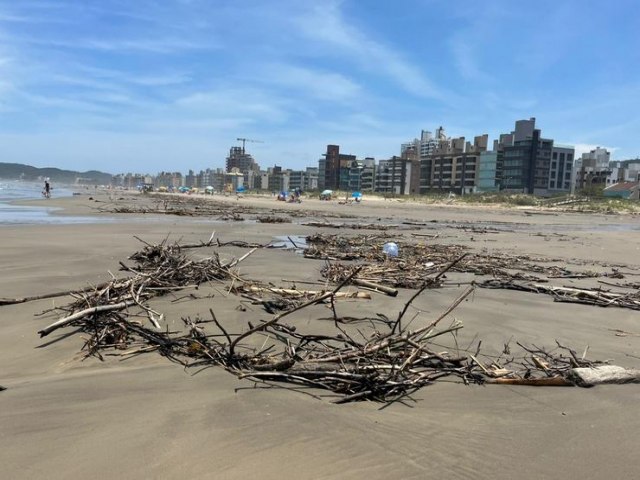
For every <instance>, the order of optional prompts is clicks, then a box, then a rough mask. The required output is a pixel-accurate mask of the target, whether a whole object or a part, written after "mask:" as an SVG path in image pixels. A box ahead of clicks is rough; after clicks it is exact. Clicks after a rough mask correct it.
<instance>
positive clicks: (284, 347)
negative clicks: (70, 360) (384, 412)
mask: <svg viewBox="0 0 640 480" xmlns="http://www.w3.org/2000/svg"><path fill="white" fill-rule="evenodd" d="M201 245H202V246H210V245H211V240H210V241H209V242H208V243H206V244H205V243H203V244H201ZM191 247H192V248H194V246H191ZM183 248H184V247H180V246H179V245H176V244H173V245H170V244H167V243H166V242H162V243H161V244H159V245H151V244H147V245H146V246H145V247H144V248H143V249H142V250H141V251H139V252H137V253H135V254H134V255H132V256H131V257H130V259H131V260H133V261H134V262H135V266H134V267H127V266H125V265H124V264H123V269H124V270H126V271H127V272H128V273H129V274H130V275H131V276H130V277H128V278H124V279H114V280H113V281H111V282H108V283H106V284H103V285H101V286H99V287H96V288H95V289H94V290H93V291H90V292H86V291H85V292H83V293H81V294H77V299H76V301H75V302H73V303H72V304H70V305H68V306H67V307H65V308H63V309H62V310H63V311H64V312H65V313H66V316H65V317H63V318H61V319H60V320H58V321H56V322H54V323H53V324H51V325H49V326H48V327H46V328H44V329H42V330H40V332H39V333H40V335H41V336H45V335H48V334H50V333H51V332H53V331H55V330H57V329H59V328H62V327H67V326H73V327H75V328H76V329H77V330H76V332H79V331H80V332H83V333H84V334H85V345H84V347H83V351H84V354H85V355H86V356H95V357H97V358H100V359H104V356H105V355H117V356H120V357H123V356H131V355H138V354H142V353H147V352H157V353H159V354H161V355H163V356H165V357H167V358H168V359H170V360H172V361H174V362H177V363H180V364H182V365H184V366H185V367H192V368H193V367H207V366H220V367H223V368H224V369H225V370H227V371H228V372H230V373H232V374H234V375H236V376H237V377H238V378H245V379H251V380H253V381H256V382H265V383H268V384H273V382H276V383H277V384H278V385H280V386H283V384H289V385H293V386H292V387H285V388H292V389H298V388H300V387H302V388H307V387H310V388H313V389H316V390H317V389H320V390H325V391H328V392H330V394H329V395H331V396H334V397H336V398H335V399H334V401H335V402H336V403H344V402H350V401H356V400H374V401H380V402H394V401H402V399H403V398H404V397H406V396H408V395H411V394H412V393H413V392H415V391H417V390H418V389H420V388H422V387H425V386H427V385H430V384H432V383H433V382H435V381H437V380H438V379H442V378H444V377H449V378H454V379H457V380H458V381H460V382H463V383H465V384H469V383H507V384H518V385H581V386H585V385H591V384H593V383H601V382H602V378H600V379H599V380H595V381H594V380H593V378H592V377H588V375H592V376H593V372H594V371H597V372H600V370H598V369H603V368H612V367H608V366H602V365H600V364H599V363H600V362H590V361H588V360H586V359H585V358H584V357H585V355H583V356H582V357H579V356H578V355H577V354H576V352H575V351H573V350H571V349H569V348H566V347H563V346H562V345H560V344H558V347H557V348H556V349H554V350H545V349H543V348H539V347H536V346H533V347H526V346H524V345H520V344H518V346H519V347H520V349H521V353H520V355H518V356H516V355H513V354H512V353H511V350H510V348H509V346H508V345H506V346H505V348H504V350H503V352H502V354H500V355H490V354H487V355H484V353H483V352H482V351H481V350H480V343H478V344H477V345H476V347H475V349H472V348H471V345H469V347H467V348H464V347H460V346H459V345H458V341H457V337H456V335H457V332H458V331H459V330H460V329H461V328H462V323H461V322H459V321H458V320H455V319H454V320H453V321H452V322H451V323H450V324H449V325H448V326H445V327H441V326H440V324H441V322H442V321H443V320H444V319H445V318H447V317H448V316H449V315H450V314H451V313H452V312H453V310H454V309H456V308H457V307H458V305H460V304H461V303H462V302H464V301H465V300H466V299H467V297H468V296H469V295H470V294H471V293H472V292H473V289H474V288H475V287H473V286H472V287H470V288H468V289H467V290H466V291H465V292H464V293H462V294H461V295H460V296H459V297H458V298H457V299H456V300H455V301H454V302H453V303H452V305H451V306H450V307H449V308H448V309H447V310H446V311H444V312H443V313H442V314H441V315H440V316H438V318H436V319H434V320H433V321H431V322H422V321H421V320H419V319H418V317H417V316H414V317H413V318H412V319H411V321H407V320H406V318H405V317H406V316H407V312H408V311H409V307H410V306H411V304H412V303H413V302H414V300H415V299H416V298H417V297H418V296H419V295H420V294H421V293H422V292H423V291H424V290H426V289H427V288H430V287H431V286H433V284H435V283H437V282H438V281H439V279H440V278H441V277H442V276H443V275H444V273H445V272H446V271H447V270H448V269H452V268H456V267H457V266H458V265H459V264H461V263H463V262H464V261H465V260H466V257H465V256H464V255H463V256H461V257H458V258H456V259H454V261H453V262H451V263H450V264H448V265H447V266H446V267H444V268H441V269H440V271H439V273H438V275H436V276H432V277H429V278H427V279H426V280H425V281H423V284H422V286H421V287H420V289H419V290H418V291H417V292H415V294H414V295H413V296H412V297H411V298H410V299H409V300H408V301H407V302H406V303H405V304H404V306H403V308H402V309H401V311H400V313H399V314H398V317H397V318H395V319H390V318H388V317H386V316H384V315H382V314H378V315H377V316H374V317H364V318H358V319H353V318H352V319H347V318H344V319H343V318H341V317H340V316H339V315H338V313H337V311H336V300H337V299H338V298H340V297H347V298H353V297H354V296H355V297H356V298H360V297H359V296H358V295H359V294H360V293H362V292H343V291H341V290H342V289H343V288H344V287H345V286H346V285H348V284H349V283H350V282H352V281H353V280H354V279H356V278H357V277H358V278H359V276H360V272H361V269H363V267H359V268H355V269H354V270H353V271H352V272H351V273H350V275H349V276H347V277H346V278H344V279H343V280H342V281H341V282H340V283H339V285H338V286H337V287H336V288H335V289H334V290H332V291H311V292H309V291H307V292H304V291H297V290H291V289H280V288H277V287H273V286H265V285H261V284H259V283H258V282H249V281H247V280H244V279H241V278H240V277H239V276H238V275H237V273H235V272H234V271H233V270H232V268H233V267H234V266H235V265H237V263H239V262H240V261H242V260H243V259H244V258H246V257H247V256H248V255H249V254H250V253H251V252H252V251H253V250H251V251H250V252H249V253H248V254H246V255H245V256H244V257H241V258H240V259H238V260H234V261H231V262H228V263H222V262H221V261H220V259H219V257H218V255H217V254H214V255H213V256H211V257H207V258H204V259H199V260H196V259H192V258H189V257H187V256H186V255H185V254H184V253H183ZM230 280H233V285H232V287H231V288H230V291H232V292H235V293H237V294H239V295H243V296H247V295H249V296H256V297H255V298H254V299H255V300H257V301H262V302H264V299H262V298H260V295H262V294H264V293H268V294H270V295H279V296H280V297H281V298H282V299H284V298H286V299H287V301H286V302H283V303H281V304H280V305H279V307H278V308H273V309H272V310H271V312H272V313H273V316H272V318H271V319H270V320H266V321H265V320H259V321H257V322H256V320H255V319H254V321H253V322H252V321H249V322H248V326H247V328H246V329H245V330H244V331H243V332H242V333H230V332H229V331H228V330H227V329H225V328H224V326H223V325H222V323H221V322H219V321H218V319H217V318H216V315H215V313H214V312H213V310H211V309H210V310H209V313H210V315H211V319H210V320H203V319H202V318H200V317H199V316H198V317H196V318H195V319H192V318H190V317H185V318H182V321H183V323H184V327H185V328H184V330H182V331H169V330H168V329H163V328H161V325H160V322H162V321H163V316H162V314H160V313H159V312H156V311H154V310H152V309H151V308H150V307H149V305H148V303H147V302H148V300H150V299H152V298H153V297H156V296H160V295H163V294H166V293H167V292H171V291H175V290H179V289H183V288H189V287H191V286H195V285H199V284H201V283H204V282H209V281H216V282H225V281H230ZM236 284H237V285H236ZM234 285H235V286H234ZM354 293H355V295H354ZM317 304H324V305H325V306H327V307H330V309H331V312H332V314H333V315H332V317H331V318H329V320H331V321H332V325H333V331H330V332H326V330H325V331H322V333H317V331H311V332H308V333H304V332H301V331H300V326H296V325H289V324H286V323H284V321H283V320H284V319H285V318H287V317H288V318H291V319H294V318H295V315H294V314H296V313H297V312H299V311H300V310H302V309H304V308H307V307H310V306H313V305H317ZM267 310H268V309H267ZM140 313H142V314H144V315H147V316H148V318H149V320H150V322H151V323H152V324H153V328H152V327H151V326H147V325H145V324H144V323H143V322H141V321H140V319H139V314H140ZM320 320H321V319H319V322H320V323H317V324H315V325H313V326H311V329H312V330H315V326H317V325H321V324H322V322H321V321H320ZM325 320H326V319H325ZM353 322H365V323H366V324H367V325H369V328H368V329H361V328H358V327H357V325H352V323H353ZM294 323H295V322H294ZM207 324H214V325H215V328H216V330H215V331H214V332H213V333H212V332H208V331H206V330H205V328H206V325H207ZM325 325H326V323H325ZM412 325H418V326H417V328H414V329H411V328H409V327H411V326H412ZM307 328H309V327H307ZM446 338H451V342H450V344H451V346H450V347H443V346H442V345H443V342H446ZM436 339H437V340H436ZM585 353H586V352H585ZM585 369H586V370H585ZM604 374H605V375H604V376H605V380H604V381H615V382H618V383H622V382H629V381H638V380H639V379H640V372H638V371H629V370H624V369H621V370H616V371H615V372H613V373H611V372H609V371H604ZM585 375H586V376H585ZM306 393H309V394H311V395H313V396H317V395H316V394H314V393H310V392H306Z"/></svg>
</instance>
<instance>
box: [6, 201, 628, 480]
mask: <svg viewBox="0 0 640 480" xmlns="http://www.w3.org/2000/svg"><path fill="white" fill-rule="evenodd" d="M162 198H163V197H161V196H159V197H151V198H147V197H145V196H136V195H130V194H120V193H118V192H100V191H99V192H91V195H89V194H88V193H87V194H83V195H79V196H75V197H73V198H65V199H52V200H51V201H49V202H46V205H47V206H54V207H59V208H61V210H60V211H59V212H57V213H56V215H70V216H91V217H93V218H95V219H96V223H77V224H68V225H64V224H53V225H23V226H0V248H1V250H0V251H1V252H2V255H1V256H0V271H1V272H2V275H1V276H0V292H1V294H0V297H4V298H13V297H22V296H29V295H39V294H45V293H48V292H52V291H64V290H71V289H77V288H82V287H86V286H89V285H92V284H97V283H100V282H104V281H106V280H109V278H110V273H109V272H111V273H112V274H113V275H116V276H117V275H119V272H118V269H119V262H120V261H126V259H127V257H128V256H129V255H130V254H132V253H133V252H135V251H136V250H138V249H140V248H141V242H140V241H139V240H137V239H136V238H134V236H137V237H140V238H141V239H143V240H144V241H147V242H151V243H153V242H160V241H162V240H163V239H165V238H167V237H168V238H169V239H171V240H175V241H178V240H180V241H182V242H199V241H206V240H207V239H208V238H209V237H210V235H211V233H212V231H215V232H216V238H219V239H221V240H225V241H230V240H243V241H248V242H258V243H266V242H269V241H271V240H273V239H274V238H276V237H279V236H291V235H300V236H306V235H309V234H312V233H315V232H318V231H322V232H324V233H332V234H340V235H343V234H344V235H351V234H355V233H357V232H355V231H353V230H350V229H339V230H338V229H318V228H315V227H310V226H304V225H301V223H303V222H304V221H305V220H307V219H313V220H317V221H323V220H326V221H330V222H366V223H380V224H385V223H386V224H402V222H409V223H412V222H414V223H424V225H422V228H421V229H420V230H418V229H416V230H415V232H427V233H429V234H433V235H436V234H437V235H438V237H437V238H433V239H432V238H425V241H427V242H438V243H444V244H459V245H464V246H467V247H469V248H470V249H471V251H474V252H481V251H486V252H492V253H500V252H504V253H507V254H515V253H520V254H527V255H532V256H544V257H548V258H553V259H555V260H556V262H557V263H558V264H560V265H571V266H572V268H574V269H581V270H593V271H605V270H606V271H610V270H611V268H612V266H616V267H615V268H619V269H620V270H624V271H625V272H628V273H629V274H630V275H629V276H628V281H632V282H638V281H640V217H638V216H632V215H600V214H561V213H554V212H548V211H546V212H543V211H534V210H532V209H507V208H496V207H469V206H456V205H421V204H417V203H408V202H401V201H397V200H387V201H385V200H367V199H365V200H364V201H363V202H362V203H361V204H348V205H341V204H339V203H338V202H336V201H333V202H321V201H319V200H315V199H308V200H305V201H304V202H303V203H302V204H284V203H282V202H276V201H275V200H274V199H273V198H271V197H262V198H253V197H251V196H246V197H244V198H240V199H238V198H236V197H215V198H214V199H213V200H211V201H213V202H220V204H221V205H222V206H223V207H224V206H234V205H235V206H238V207H242V208H245V209H248V211H249V212H250V213H246V214H244V216H245V217H246V220H245V221H223V220H219V219H218V218H217V217H190V216H175V215H157V214H153V213H150V214H126V213H112V212H111V213H110V212H109V211H108V210H109V209H112V208H113V206H115V205H134V206H140V205H147V206H153V205H157V204H158V202H162ZM44 202H45V201H42V200H38V201H33V202H29V203H30V204H32V205H39V204H44ZM100 209H102V210H107V211H106V212H104V213H100V212H99V210H100ZM255 212H264V213H265V214H267V213H269V214H274V213H277V214H278V215H295V216H292V220H293V222H292V223H284V224H262V223H256V222H255V221H254V219H255V216H256V213H255ZM408 227H410V225H409V226H408ZM483 229H484V231H483ZM412 232H413V230H411V229H410V228H408V229H407V230H401V231H400V230H399V231H398V232H397V234H398V235H399V236H405V237H407V236H410V234H411V233H412ZM360 233H362V232H360ZM387 233H388V234H390V235H392V236H393V232H387ZM213 250H217V251H218V253H219V254H220V256H221V258H223V259H231V258H234V257H238V256H240V255H242V254H243V253H245V252H246V249H240V248H237V247H221V248H219V249H213V248H212V249H210V250H209V251H213ZM323 263H324V262H322V261H320V260H309V259H305V258H303V257H302V256H301V255H298V254H296V253H294V252H291V251H285V250H277V249H260V250H258V251H256V252H255V253H254V254H253V255H251V257H249V258H247V259H246V260H245V261H244V262H242V264H241V265H240V267H239V269H240V272H241V273H242V274H243V275H245V276H246V277H248V278H259V279H260V280H262V281H270V282H272V283H273V284H275V285H290V284H291V282H292V281H297V282H320V283H322V282H323V279H322V278H321V276H320V273H319V270H320V268H321V267H322V265H323ZM467 279H469V275H463V274H455V273H454V274H451V275H449V280H450V281H451V282H455V281H456V280H459V281H464V280H467ZM576 282H577V281H575V280H572V279H566V280H562V281H561V284H563V285H569V286H571V285H576V284H577V283H576ZM320 283H319V284H320ZM581 284H584V281H582V283H581ZM587 284H589V285H592V286H593V285H597V281H596V280H595V279H594V280H593V281H591V283H587ZM463 288H464V287H456V286H450V287H447V288H441V289H434V290H427V291H425V292H424V294H422V295H421V296H420V297H419V298H418V299H417V300H416V302H415V307H416V309H418V310H420V311H421V312H423V313H422V315H421V318H423V320H420V321H423V322H425V323H427V322H428V321H429V320H430V319H433V318H434V317H436V316H437V315H438V314H439V313H441V312H442V311H444V310H445V309H446V308H447V306H448V305H450V304H451V302H452V301H453V300H454V299H455V298H456V297H457V296H458V295H459V294H460V292H461V291H462V289H463ZM413 293H414V291H412V290H401V292H400V294H399V296H398V297H397V298H396V299H393V300H390V298H389V297H386V296H384V295H377V294H376V295H373V297H372V299H371V300H366V301H361V300H353V301H351V300H346V301H342V302H340V303H338V304H337V309H338V311H339V313H340V314H342V315H352V314H356V313H362V312H365V311H366V312H368V313H371V314H375V313H384V314H387V315H389V316H393V315H397V312H398V311H399V310H400V309H401V308H402V305H403V303H404V302H405V301H406V300H407V299H408V298H409V297H410V296H411V295H412V294H413ZM71 300H72V299H71V298H70V297H68V296H67V297H59V298H53V299H47V300H39V301H32V302H27V303H22V304H18V305H7V306H0V365H1V366H2V367H1V368H0V385H2V386H4V387H6V388H7V389H6V390H5V391H2V392H0V452H2V453H1V454H0V458H1V459H2V462H1V464H2V475H1V476H2V478H8V479H9V478H11V479H14V478H15V479H21V478H25V479H26V478H47V479H58V478H59V479H71V478H87V477H90V478H123V479H128V478H203V479H204V478H219V479H244V478H251V477H257V478H264V479H275V478H299V479H307V478H308V479H345V478H346V479H364V478H368V479H373V478H406V479H423V478H460V479H466V478H480V479H513V478H519V479H543V478H548V479H554V478H569V479H601V478H634V477H635V476H636V475H637V472H638V471H639V470H640V460H639V459H638V456H637V451H638V448H639V447H640V436H639V434H638V431H640V416H639V415H638V413H639V409H638V405H640V385H620V386H617V385H615V386H597V387H594V388H590V389H583V388H574V387H566V388H560V387H556V388H552V387H548V388H543V387H523V386H498V385H483V386H479V385H470V386H465V385H463V384H462V383H458V382H454V381H451V382H439V383H436V384H434V385H432V386H429V387H426V388H424V389H422V390H420V391H419V392H418V393H417V394H414V395H413V399H414V400H415V402H409V403H408V404H407V405H403V404H395V405H392V406H391V407H388V408H385V409H381V408H380V407H381V405H380V404H377V403H373V402H357V403H351V404H347V405H334V404H332V403H331V402H330V401H329V400H328V399H327V400H317V399H315V398H312V397H310V396H308V395H304V394H299V393H294V392H291V391H288V390H284V389H278V388H270V389H269V388H254V384H253V383H252V382H249V381H242V380H238V379H237V378H236V377H234V376H233V375H230V374H229V373H227V372H225V371H224V370H222V369H219V368H209V369H206V370H204V371H201V372H199V373H197V374H195V373H196V372H195V371H190V370H187V371H185V370H184V369H183V368H181V367H180V366H179V365H176V364H173V363H171V362H169V361H168V360H167V359H165V358H163V357H161V356H159V355H156V354H149V355H141V356H138V357H135V358H130V359H127V360H122V359H120V358H117V357H106V360H105V361H104V362H101V361H99V360H98V359H96V358H87V359H85V360H83V361H81V360H80V358H81V356H78V352H79V350H80V348H81V347H82V344H83V342H82V339H81V338H80V337H81V334H75V335H69V334H70V333H71V332H72V330H73V329H72V328H69V329H64V330H60V331H57V332H55V333H54V334H52V335H50V336H49V337H46V338H44V339H40V338H39V337H38V335H37V333H36V332H37V331H38V330H39V329H41V328H42V327H44V326H46V325H47V324H49V323H51V322H52V321H54V320H55V319H56V318H58V317H57V314H56V313H55V312H49V313H45V314H42V312H45V311H47V310H49V309H51V308H53V307H55V306H59V305H65V304H66V303H69V302H70V301H71ZM174 300H175V298H174V297H171V298H164V297H163V298H160V299H157V300H154V302H153V306H154V308H155V309H157V310H159V311H161V312H163V313H164V314H165V319H166V323H167V324H168V325H169V326H171V325H175V324H179V323H180V322H181V320H180V318H181V317H184V316H196V315H205V314H207V312H208V310H209V308H211V309H213V310H214V311H215V312H216V315H217V317H218V318H219V319H220V320H221V322H222V323H223V324H224V325H225V326H226V327H227V328H229V329H230V330H231V331H234V332H240V331H242V330H243V329H246V328H247V320H249V319H251V318H262V319H268V318H270V316H269V314H267V313H266V312H264V311H261V310H260V309H259V308H258V307H252V308H253V310H249V312H243V311H241V310H239V309H238V308H237V307H238V306H239V304H240V301H241V299H239V298H238V297H237V296H234V295H229V294H227V291H226V290H225V287H224V285H207V286H202V287H201V288H200V291H199V298H198V299H195V300H179V301H174ZM326 315H327V307H326V306H318V305H316V306H313V307H310V308H308V309H305V310H302V311H300V314H299V315H297V316H292V318H291V320H290V322H291V323H295V324H297V325H301V326H305V327H308V328H312V327H315V325H316V323H317V322H319V320H318V318H320V317H323V316H326ZM452 317H455V318H456V319H458V320H460V321H462V322H463V323H464V325H465V327H464V329H463V330H462V331H461V333H460V337H459V341H460V342H461V344H462V343H465V344H466V343H469V342H472V341H473V340H474V339H477V338H479V339H482V342H483V345H485V346H486V348H488V349H490V350H491V349H493V350H496V351H499V350H500V349H501V348H502V347H503V345H504V344H505V343H506V342H508V341H509V340H510V339H512V338H515V339H517V340H518V341H520V342H525V343H529V344H531V343H535V344H537V345H547V346H552V345H554V344H555V340H558V341H560V342H561V343H563V344H567V345H571V346H573V347H574V348H576V349H577V350H578V351H580V352H582V351H583V350H584V349H585V347H586V346H588V347H589V350H588V356H589V357H590V358H593V359H598V360H611V361H612V363H615V364H616V365H621V366H625V367H636V368H637V367H638V366H640V335H639V334H640V323H639V321H640V315H639V313H638V311H634V310H630V309H624V308H616V307H610V308H599V307H595V306H588V305H576V304H569V303H558V302H554V301H553V299H552V298H551V297H549V296H547V295H535V294H529V293H525V292H516V291H508V290H489V289H477V290H476V291H475V292H474V293H473V295H472V297H470V299H469V300H468V301H467V302H465V303H463V304H462V305H461V306H460V307H459V308H457V309H456V310H455V312H454V313H453V314H452ZM319 328H320V329H321V328H323V327H319ZM616 330H620V331H624V332H631V333H632V334H630V335H626V336H617V335H616V333H615V331H616ZM194 374H195V375H194Z"/></svg>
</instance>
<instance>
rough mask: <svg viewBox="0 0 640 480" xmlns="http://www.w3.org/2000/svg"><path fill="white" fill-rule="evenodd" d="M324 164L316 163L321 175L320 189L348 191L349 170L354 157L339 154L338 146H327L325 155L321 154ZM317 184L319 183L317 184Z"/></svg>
mask: <svg viewBox="0 0 640 480" xmlns="http://www.w3.org/2000/svg"><path fill="white" fill-rule="evenodd" d="M323 156H324V162H322V160H321V161H319V162H318V170H319V171H320V172H322V173H323V178H324V182H323V183H322V186H321V187H320V188H322V189H329V190H348V189H349V168H350V166H351V162H353V161H354V160H355V159H356V156H355V155H345V154H342V153H340V147H339V146H338V145H327V153H325V154H323ZM318 183H319V184H320V183H321V182H318Z"/></svg>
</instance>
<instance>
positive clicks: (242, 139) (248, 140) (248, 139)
mask: <svg viewBox="0 0 640 480" xmlns="http://www.w3.org/2000/svg"><path fill="white" fill-rule="evenodd" d="M236 140H237V141H239V142H242V154H243V155H244V143H245V142H251V143H264V142H263V141H262V140H252V139H250V138H242V137H240V138H236Z"/></svg>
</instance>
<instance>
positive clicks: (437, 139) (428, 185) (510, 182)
mask: <svg viewBox="0 0 640 480" xmlns="http://www.w3.org/2000/svg"><path fill="white" fill-rule="evenodd" d="M488 146H489V137H488V135H487V134H483V135H478V136H476V137H474V139H473V142H471V141H467V140H466V139H465V137H457V138H452V137H448V136H447V135H446V133H445V130H444V128H443V127H439V128H438V129H436V134H435V135H433V134H431V132H429V131H425V130H423V131H422V132H421V135H420V138H419V139H415V140H413V141H410V142H406V143H403V144H402V145H401V147H400V156H393V157H392V158H390V159H382V160H379V161H378V163H377V165H376V164H375V161H374V160H373V159H365V160H364V161H362V160H357V159H356V157H355V155H346V154H342V153H340V147H339V146H338V145H328V146H327V152H326V153H325V154H324V155H323V157H324V158H322V159H320V160H319V162H318V165H319V172H320V175H319V187H320V188H321V189H331V190H343V191H344V190H352V191H353V190H360V191H370V192H377V193H384V194H396V195H418V194H429V193H448V192H454V193H458V194H462V195H466V194H471V193H480V192H491V191H500V190H503V191H508V192H516V193H529V194H535V195H541V196H548V195H554V194H561V193H570V191H571V188H572V184H573V175H574V170H573V163H574V156H575V150H574V148H573V147H571V146H566V145H558V144H555V143H554V140H553V139H549V138H544V137H542V134H541V131H540V130H539V129H537V128H536V125H535V118H530V119H528V120H519V121H517V122H516V124H515V128H514V130H513V131H511V132H510V133H506V134H502V135H500V137H499V138H498V139H496V140H495V141H494V142H493V149H492V150H488ZM371 180H372V181H371Z"/></svg>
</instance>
